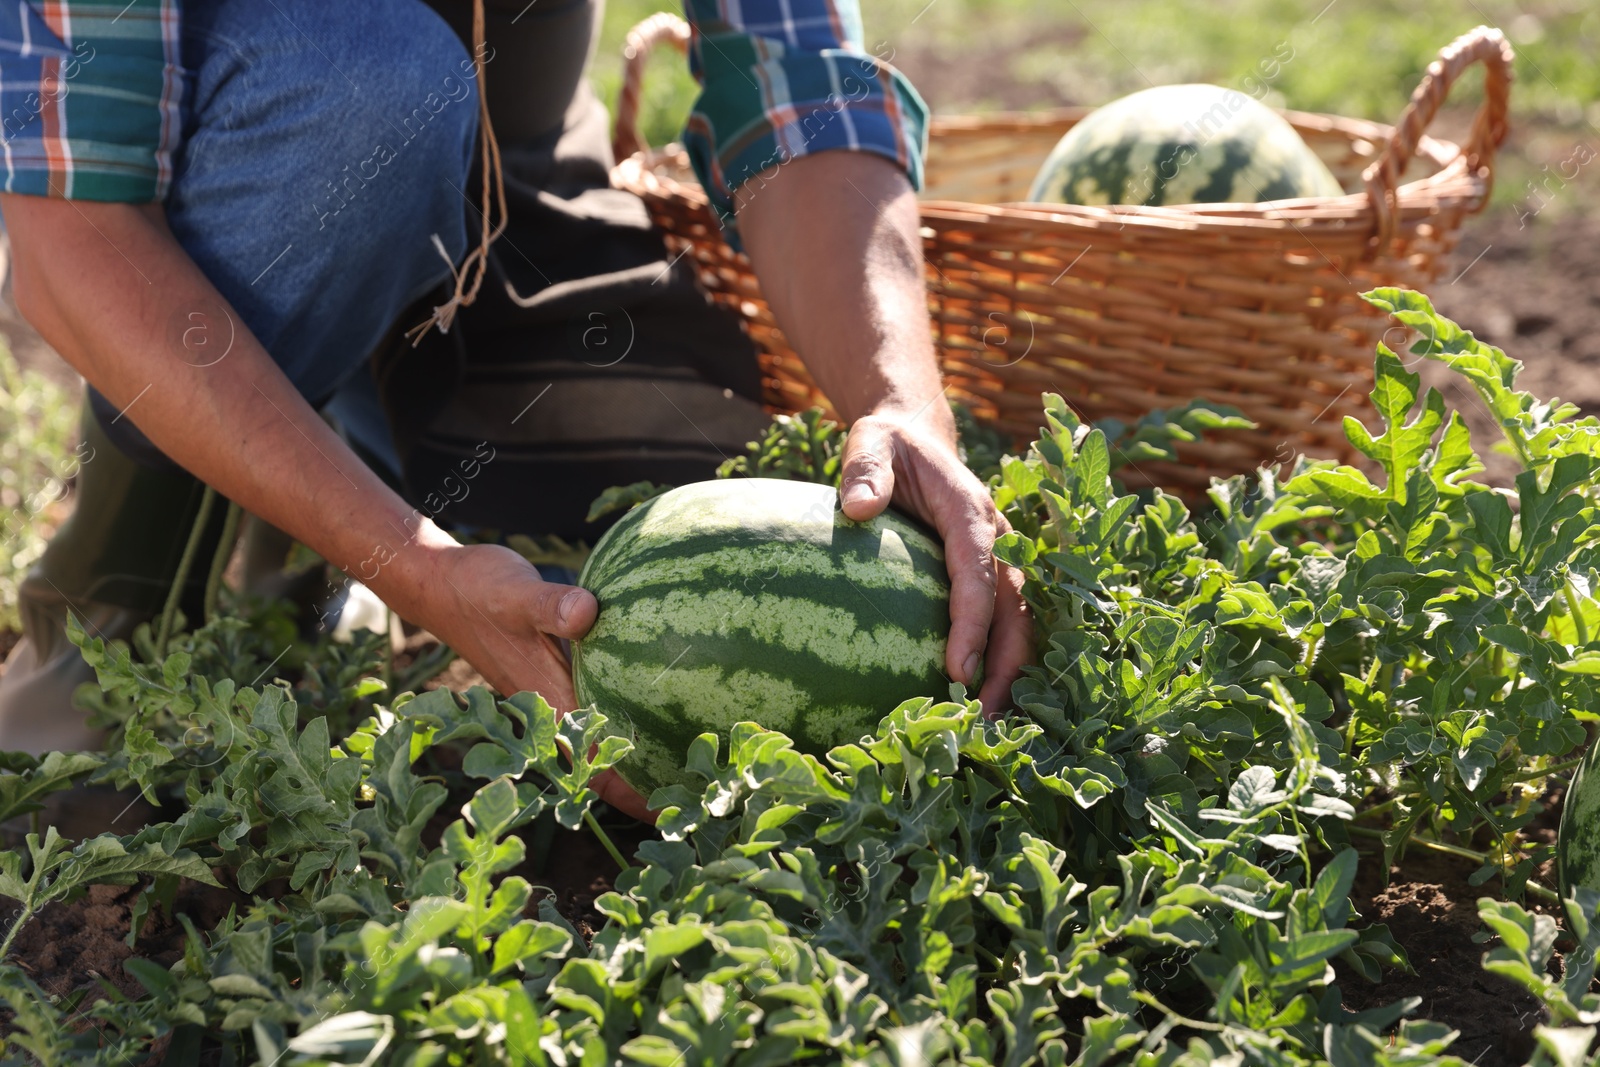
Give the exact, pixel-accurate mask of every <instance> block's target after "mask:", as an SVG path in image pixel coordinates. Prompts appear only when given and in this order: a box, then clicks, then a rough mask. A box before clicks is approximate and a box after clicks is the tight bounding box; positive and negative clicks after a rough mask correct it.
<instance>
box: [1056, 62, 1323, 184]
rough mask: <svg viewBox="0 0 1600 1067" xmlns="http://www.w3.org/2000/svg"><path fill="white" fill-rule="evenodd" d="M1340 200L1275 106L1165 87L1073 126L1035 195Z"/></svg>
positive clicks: (1202, 88)
mask: <svg viewBox="0 0 1600 1067" xmlns="http://www.w3.org/2000/svg"><path fill="white" fill-rule="evenodd" d="M1343 194H1344V190H1343V189H1342V188H1341V187H1340V186H1339V182H1338V180H1337V179H1336V178H1334V176H1333V172H1332V171H1330V170H1329V169H1328V167H1327V164H1325V163H1323V161H1322V160H1321V159H1320V158H1318V156H1317V154H1316V153H1315V152H1313V151H1312V150H1311V149H1310V147H1309V146H1307V145H1306V143H1305V141H1303V140H1302V139H1301V138H1300V135H1299V134H1298V133H1297V132H1295V129H1294V127H1293V126H1291V125H1289V123H1288V122H1287V121H1286V120H1285V119H1284V118H1283V116H1281V115H1279V114H1278V113H1277V112H1275V111H1273V110H1272V109H1271V108H1268V107H1267V106H1265V105H1264V104H1261V103H1259V102H1257V101H1256V100H1253V99H1251V98H1250V97H1248V96H1246V95H1245V94H1244V93H1241V92H1239V91H1238V90H1236V89H1222V88H1219V87H1217V86H1215V85H1163V86H1157V87H1156V88H1153V89H1145V90H1143V91H1141V92H1137V93H1134V94H1132V95H1131V96H1125V97H1123V98H1122V99H1121V100H1117V101H1114V102H1112V103H1110V104H1107V105H1106V106H1105V107H1102V108H1100V109H1099V110H1098V111H1095V112H1094V113H1093V114H1091V115H1089V116H1088V117H1087V118H1085V119H1084V120H1083V121H1082V122H1079V123H1078V124H1077V125H1076V126H1074V127H1073V128H1072V129H1070V130H1068V131H1067V133H1066V135H1065V136H1063V137H1062V138H1061V141H1060V142H1059V143H1058V144H1057V145H1056V147H1055V150H1054V151H1052V152H1051V153H1050V157H1049V158H1048V159H1047V160H1045V163H1044V166H1043V167H1041V168H1040V170H1039V176H1038V178H1036V179H1035V180H1034V184H1033V188H1032V190H1030V192H1029V194H1028V199H1029V200H1032V201H1035V202H1040V203H1056V204H1086V205H1106V204H1139V205H1143V206H1145V207H1161V206H1165V205H1172V204H1226V203H1235V204H1236V203H1260V202H1263V201H1269V200H1289V199H1296V198H1299V197H1309V196H1342V195H1343Z"/></svg>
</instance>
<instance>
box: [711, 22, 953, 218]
mask: <svg viewBox="0 0 1600 1067" xmlns="http://www.w3.org/2000/svg"><path fill="white" fill-rule="evenodd" d="M684 8H685V10H686V12H687V14H688V17H689V24H690V26H691V28H692V29H693V36H692V37H691V39H690V43H689V67H690V69H691V70H692V71H693V72H694V75H695V77H696V78H697V79H698V80H699V82H700V86H701V92H700V97H699V99H698V100H696V101H695V106H694V111H693V112H692V113H691V114H690V116H689V124H688V126H687V128H686V129H685V130H684V146H685V147H686V148H687V149H688V151H689V157H690V159H691V160H692V161H693V162H694V167H695V173H696V174H698V175H699V177H700V184H701V185H703V186H705V189H706V192H707V193H708V194H709V195H710V197H711V203H712V206H713V207H715V208H716V209H717V212H718V214H719V215H720V216H721V218H722V222H723V225H724V226H726V227H729V228H730V229H731V227H732V223H733V191H734V190H735V189H737V188H738V187H739V186H740V185H742V184H743V183H744V182H746V181H748V180H749V179H751V178H752V177H754V176H755V175H757V174H760V173H761V172H762V171H764V170H766V169H768V168H769V167H774V166H778V165H781V164H783V163H787V162H789V161H790V160H791V159H796V158H798V157H800V156H808V155H811V154H813V153H815V152H823V151H827V150H828V149H834V148H845V149H852V150H855V151H860V152H872V153H875V154H877V155H881V156H884V157H886V158H888V159H890V160H893V161H894V162H895V163H897V164H899V165H900V167H901V168H902V169H903V170H904V171H905V172H906V175H907V176H908V177H909V178H910V179H911V183H912V184H913V185H914V186H916V187H917V188H919V189H920V188H921V187H922V156H923V152H924V151H925V146H926V142H927V120H928V109H927V106H926V105H925V104H923V102H922V98H921V97H919V96H918V95H917V91H916V90H915V89H914V88H912V86H911V83H910V82H909V81H907V80H906V78H905V76H904V75H902V74H901V73H900V72H899V71H897V70H895V69H894V68H893V67H892V66H890V65H889V63H888V62H887V61H886V60H885V59H883V58H882V57H881V52H882V50H881V49H880V50H879V54H878V55H873V54H869V53H868V52H867V51H865V49H863V48H862V45H861V42H862V32H861V12H860V8H859V6H858V4H857V0H684Z"/></svg>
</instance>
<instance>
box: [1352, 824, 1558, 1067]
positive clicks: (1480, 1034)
mask: <svg viewBox="0 0 1600 1067" xmlns="http://www.w3.org/2000/svg"><path fill="white" fill-rule="evenodd" d="M1472 871H1473V865H1472V863H1471V862H1470V861H1466V860H1459V859H1456V858H1455V857H1453V856H1439V855H1435V854H1433V853H1427V852H1420V851H1413V852H1412V853H1411V854H1409V855H1407V856H1406V857H1405V862H1404V866H1403V867H1399V866H1397V867H1393V868H1391V869H1390V871H1389V884H1388V885H1387V886H1384V885H1383V884H1382V880H1381V878H1380V876H1379V875H1380V871H1379V867H1378V865H1377V864H1375V863H1374V862H1373V861H1372V859H1371V858H1370V857H1363V862H1362V870H1361V872H1360V874H1359V875H1358V876H1357V879H1356V887H1355V891H1354V893H1353V894H1352V898H1353V900H1354V902H1355V906H1356V910H1358V911H1359V912H1360V913H1361V915H1362V917H1363V919H1365V920H1366V921H1368V922H1373V923H1384V924H1386V925H1387V926H1388V927H1389V932H1390V933H1391V934H1392V935H1393V936H1394V939H1395V941H1396V942H1398V943H1399V944H1400V946H1401V947H1402V948H1404V949H1405V951H1406V955H1407V956H1408V957H1410V960H1411V967H1412V971H1413V973H1411V974H1403V973H1400V972H1396V971H1390V972H1388V973H1386V974H1385V975H1384V977H1383V980H1382V981H1381V982H1378V983H1376V984H1373V983H1368V982H1366V981H1363V980H1362V979H1361V978H1359V977H1356V976H1352V975H1347V974H1341V976H1340V977H1341V981H1340V987H1341V989H1342V991H1343V993H1344V1005H1345V1007H1346V1008H1348V1009H1350V1010H1351V1011H1363V1010H1365V1009H1367V1008H1376V1007H1381V1006H1383V1005H1385V1004H1392V1003H1394V1002H1395V1001H1397V1000H1403V999H1405V998H1407V997H1421V998H1422V1003H1421V1004H1420V1005H1418V1007H1417V1009H1416V1012H1415V1017H1416V1018H1424V1019H1434V1020H1437V1021H1438V1022H1442V1023H1446V1024H1448V1025H1449V1026H1451V1027H1452V1028H1454V1029H1456V1030H1458V1031H1460V1035H1461V1036H1460V1037H1458V1038H1457V1039H1456V1042H1455V1044H1454V1045H1452V1046H1451V1049H1450V1051H1451V1052H1452V1053H1453V1054H1454V1055H1457V1056H1460V1057H1461V1058H1462V1059H1465V1060H1466V1061H1468V1062H1469V1063H1474V1064H1477V1065H1479V1067H1517V1065H1518V1064H1523V1063H1526V1062H1528V1055H1529V1053H1530V1052H1531V1051H1532V1050H1533V1028H1534V1027H1535V1026H1537V1025H1538V1024H1539V1023H1541V1022H1543V1021H1545V1020H1544V1019H1543V1017H1542V1015H1541V1009H1540V1006H1539V1002H1538V1001H1537V1000H1535V999H1534V998H1533V996H1532V995H1530V994H1529V993H1527V992H1525V991H1523V990H1521V989H1520V988H1518V987H1516V986H1514V985H1512V984H1511V983H1509V982H1507V981H1505V980H1503V979H1501V978H1499V977H1497V976H1496V975H1492V974H1489V973H1488V972H1486V971H1485V970H1483V968H1482V966H1481V962H1482V960H1483V954H1484V953H1485V952H1487V951H1488V950H1489V949H1490V948H1491V947H1493V944H1494V942H1492V941H1491V942H1487V943H1479V942H1477V941H1474V940H1473V938H1474V935H1481V932H1482V931H1483V929H1484V926H1483V923H1482V922H1480V921H1479V919H1478V908H1477V904H1476V901H1477V900H1478V898H1479V897H1482V896H1489V895H1493V894H1494V892H1495V889H1494V887H1493V886H1481V887H1480V886H1473V885H1471V884H1470V883H1469V882H1468V881H1467V878H1468V876H1469V875H1471V874H1472ZM1524 906H1525V907H1528V908H1529V909H1530V910H1541V909H1539V908H1538V907H1537V906H1535V905H1532V904H1526V903H1525V904H1524Z"/></svg>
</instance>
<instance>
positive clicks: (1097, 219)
mask: <svg viewBox="0 0 1600 1067" xmlns="http://www.w3.org/2000/svg"><path fill="white" fill-rule="evenodd" d="M1094 110H1095V109H1094V108H1091V107H1060V108H1051V109H1048V110H1044V111H997V112H994V113H992V114H981V115H945V116H936V117H935V118H934V119H933V120H932V121H931V122H930V124H929V134H930V139H933V138H937V137H939V136H942V135H952V134H953V135H956V136H964V135H970V136H978V135H996V136H998V135H1004V134H1006V133H1025V132H1034V131H1045V132H1053V131H1054V130H1056V129H1061V130H1063V131H1065V130H1066V129H1068V128H1070V127H1071V126H1072V125H1073V124H1074V123H1076V122H1078V121H1080V120H1081V119H1082V118H1083V117H1084V116H1086V115H1088V114H1089V113H1090V112H1092V111H1094ZM1278 113H1279V114H1281V115H1283V117H1284V118H1285V119H1287V120H1288V121H1289V123H1290V125H1292V126H1293V127H1294V128H1295V130H1296V131H1297V132H1309V133H1315V134H1318V135H1321V136H1328V135H1330V134H1331V135H1335V136H1342V137H1346V138H1349V139H1350V140H1352V141H1356V140H1360V141H1365V142H1368V143H1370V144H1373V145H1382V144H1384V143H1385V142H1387V141H1388V139H1389V137H1390V135H1391V134H1392V133H1393V131H1394V127H1393V126H1390V125H1387V124H1385V123H1381V122H1375V121H1372V120H1370V119H1356V118H1348V117H1345V116H1342V115H1330V114H1324V113H1322V112H1314V111H1288V110H1281V111H1279V112H1278ZM1413 158H1421V159H1422V160H1423V161H1425V162H1426V163H1428V164H1429V165H1431V166H1433V167H1435V168H1436V170H1435V171H1434V173H1432V174H1427V175H1424V176H1423V177H1420V178H1417V179H1414V180H1413V181H1409V182H1405V183H1404V184H1402V185H1400V186H1398V187H1397V188H1396V191H1395V192H1396V208H1397V213H1398V215H1399V216H1400V217H1401V218H1403V219H1407V220H1411V219H1415V218H1421V217H1426V216H1432V215H1436V214H1437V213H1438V212H1439V210H1440V208H1441V207H1443V206H1445V205H1446V204H1448V203H1449V202H1452V201H1453V202H1455V203H1456V204H1459V205H1461V206H1463V207H1465V208H1466V209H1467V210H1468V211H1472V210H1475V209H1476V208H1477V206H1479V204H1481V203H1482V202H1484V201H1486V200H1487V197H1488V192H1489V187H1490V181H1491V179H1490V178H1489V177H1488V175H1486V174H1484V173H1481V172H1475V171H1473V170H1471V169H1469V167H1468V165H1467V164H1468V160H1467V157H1466V155H1465V152H1464V150H1463V149H1462V147H1461V146H1460V145H1458V144H1456V143H1455V142H1453V141H1447V140H1444V139H1441V138H1435V137H1427V136H1424V137H1421V138H1419V139H1418V142H1417V150H1416V153H1415V155H1414V156H1413ZM686 160H687V155H686V153H685V151H684V148H683V146H682V145H681V144H679V143H677V142H673V143H671V144H667V145H663V146H662V147H660V148H647V149H645V150H643V151H640V152H635V153H634V154H633V155H631V156H629V157H628V158H626V159H624V160H621V161H620V162H618V163H617V164H616V166H615V167H614V168H613V173H614V174H615V175H616V176H617V179H618V180H619V183H620V184H623V185H625V186H632V187H634V188H635V191H638V189H639V188H640V187H643V188H650V187H651V186H656V187H657V190H656V191H657V193H658V195H660V194H665V195H668V196H672V197H680V198H684V199H686V200H688V201H690V202H692V203H693V204H695V205H696V206H709V204H710V199H709V198H708V197H707V196H706V194H705V190H704V189H702V188H701V187H700V185H699V183H698V182H693V181H682V180H680V179H679V178H677V177H675V176H673V175H671V174H664V173H662V172H661V171H660V170H658V168H659V167H661V166H663V165H668V166H677V167H681V166H685V165H686ZM918 207H919V209H920V210H921V214H922V217H923V219H924V221H925V222H928V221H937V222H940V223H945V224H967V225H972V224H990V225H994V224H1005V223H1007V222H1010V223H1014V224H1017V225H1022V226H1027V227H1035V228H1039V227H1043V228H1054V227H1072V228H1077V229H1081V228H1083V227H1084V226H1086V225H1087V226H1091V227H1098V226H1114V227H1116V228H1118V229H1126V228H1128V227H1130V226H1132V227H1136V228H1140V229H1149V230H1151V231H1157V230H1160V231H1168V232H1170V231H1173V230H1188V231H1196V230H1204V231H1206V232H1210V233H1223V232H1227V231H1230V230H1231V231H1234V232H1238V233H1241V234H1244V233H1261V232H1262V231H1264V230H1276V229H1281V228H1283V227H1284V226H1297V227H1304V226H1307V225H1310V226H1313V227H1318V228H1320V227H1321V226H1333V227H1337V228H1338V229H1341V230H1346V229H1348V228H1350V227H1351V226H1365V227H1371V226H1373V225H1374V224H1375V222H1376V218H1375V214H1376V213H1375V212H1374V211H1373V208H1372V203H1371V200H1370V198H1369V196H1368V195H1367V193H1366V192H1365V191H1356V192H1347V193H1345V194H1343V195H1341V196H1320V197H1301V198H1297V199H1292V200H1272V201H1264V202H1261V203H1217V204H1179V205H1168V206H1162V207H1147V206H1144V205H1142V204H1114V205H1093V206H1091V205H1083V204H1034V203H1026V202H1008V203H1003V204H983V203H977V202H974V201H966V200H947V199H928V200H919V202H918Z"/></svg>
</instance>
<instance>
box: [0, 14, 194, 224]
mask: <svg viewBox="0 0 1600 1067" xmlns="http://www.w3.org/2000/svg"><path fill="white" fill-rule="evenodd" d="M182 94H183V71H182V67H181V64H180V63H179V59H178V0H133V2H132V3H128V2H127V0H71V2H65V0H53V2H52V0H42V2H32V0H29V2H23V0H0V153H3V157H4V161H5V182H4V184H3V185H0V188H3V189H4V190H5V191H6V192H8V193H33V194H36V195H39V196H59V197H65V198H68V199H74V200H125V201H137V202H144V201H149V200H159V199H161V198H162V197H164V196H165V195H166V192H167V186H168V184H169V183H170V182H171V181H172V152H173V149H174V148H175V147H176V143H177V137H178V130H179V114H178V105H179V101H180V99H181V97H182Z"/></svg>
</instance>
